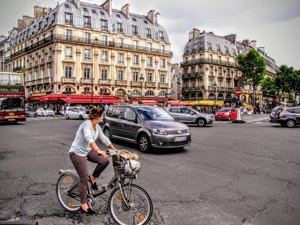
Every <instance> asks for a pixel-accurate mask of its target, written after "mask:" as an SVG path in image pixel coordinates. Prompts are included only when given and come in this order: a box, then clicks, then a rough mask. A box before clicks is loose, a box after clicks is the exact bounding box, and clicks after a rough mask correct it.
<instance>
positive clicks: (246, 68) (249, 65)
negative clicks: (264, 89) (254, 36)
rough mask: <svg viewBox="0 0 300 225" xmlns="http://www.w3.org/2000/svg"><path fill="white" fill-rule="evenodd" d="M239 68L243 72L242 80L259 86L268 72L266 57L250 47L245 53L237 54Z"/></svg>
mask: <svg viewBox="0 0 300 225" xmlns="http://www.w3.org/2000/svg"><path fill="white" fill-rule="evenodd" d="M237 63H238V69H239V70H240V71H241V72H242V82H243V85H244V84H249V85H251V86H253V87H257V86H258V85H259V84H260V83H261V81H262V80H263V78H264V76H265V73H266V62H265V60H264V58H263V57H262V56H261V55H260V54H259V53H258V52H257V51H255V50H254V49H252V48H251V49H250V50H249V52H248V53H247V54H245V55H242V54H241V55H238V56H237Z"/></svg>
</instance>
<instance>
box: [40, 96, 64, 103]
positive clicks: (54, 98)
mask: <svg viewBox="0 0 300 225" xmlns="http://www.w3.org/2000/svg"><path fill="white" fill-rule="evenodd" d="M66 96H67V95H65V94H49V95H46V96H43V97H40V99H39V100H40V102H57V101H58V99H59V98H64V97H66Z"/></svg>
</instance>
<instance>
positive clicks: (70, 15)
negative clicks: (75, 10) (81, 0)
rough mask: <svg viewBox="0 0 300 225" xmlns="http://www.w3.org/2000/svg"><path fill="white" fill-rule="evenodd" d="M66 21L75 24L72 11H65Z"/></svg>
mask: <svg viewBox="0 0 300 225" xmlns="http://www.w3.org/2000/svg"><path fill="white" fill-rule="evenodd" d="M65 23H66V24H73V14H72V13H65Z"/></svg>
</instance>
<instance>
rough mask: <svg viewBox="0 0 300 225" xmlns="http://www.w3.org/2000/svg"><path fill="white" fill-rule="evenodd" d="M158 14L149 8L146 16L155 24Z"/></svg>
mask: <svg viewBox="0 0 300 225" xmlns="http://www.w3.org/2000/svg"><path fill="white" fill-rule="evenodd" d="M158 15H159V13H158V12H156V11H155V10H150V11H149V12H148V13H147V18H148V20H150V21H151V22H152V23H153V24H157V21H158Z"/></svg>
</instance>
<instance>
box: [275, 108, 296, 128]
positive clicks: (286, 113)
mask: <svg viewBox="0 0 300 225" xmlns="http://www.w3.org/2000/svg"><path fill="white" fill-rule="evenodd" d="M276 120H277V122H278V123H279V124H280V125H281V126H288V127H294V126H296V125H299V124H300V107H291V108H284V109H283V110H281V111H280V112H277V114H276Z"/></svg>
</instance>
